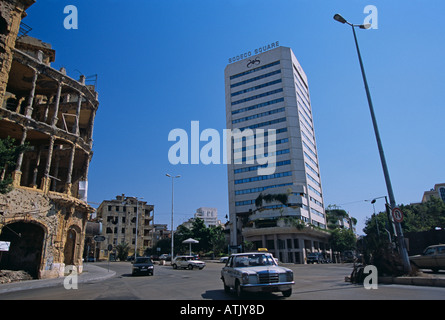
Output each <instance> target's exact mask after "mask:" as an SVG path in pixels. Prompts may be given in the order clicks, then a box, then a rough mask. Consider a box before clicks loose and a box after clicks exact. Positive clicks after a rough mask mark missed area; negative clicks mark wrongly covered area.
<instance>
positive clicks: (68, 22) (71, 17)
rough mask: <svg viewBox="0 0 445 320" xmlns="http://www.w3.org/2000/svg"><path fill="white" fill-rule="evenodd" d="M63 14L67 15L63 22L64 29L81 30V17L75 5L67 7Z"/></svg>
mask: <svg viewBox="0 0 445 320" xmlns="http://www.w3.org/2000/svg"><path fill="white" fill-rule="evenodd" d="M63 13H65V14H67V16H66V17H65V19H64V20H63V27H64V28H65V29H67V30H70V29H76V30H77V29H79V15H78V11H77V7H76V6H74V5H67V6H65V8H64V9H63Z"/></svg>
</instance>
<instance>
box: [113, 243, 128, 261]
mask: <svg viewBox="0 0 445 320" xmlns="http://www.w3.org/2000/svg"><path fill="white" fill-rule="evenodd" d="M129 251H130V245H129V244H128V243H126V242H121V243H120V244H118V245H117V246H116V252H117V258H118V259H119V260H120V261H125V260H127V257H128V252H129Z"/></svg>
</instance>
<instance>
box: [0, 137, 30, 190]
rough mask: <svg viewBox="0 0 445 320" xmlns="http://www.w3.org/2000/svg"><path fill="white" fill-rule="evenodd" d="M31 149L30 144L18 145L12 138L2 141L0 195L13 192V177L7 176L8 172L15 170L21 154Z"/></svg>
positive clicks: (0, 145) (0, 148)
mask: <svg viewBox="0 0 445 320" xmlns="http://www.w3.org/2000/svg"><path fill="white" fill-rule="evenodd" d="M28 148H29V146H28V144H27V143H25V144H24V145H16V143H15V140H14V139H13V138H11V137H9V136H8V137H7V138H6V139H0V193H3V194H5V193H8V192H10V191H11V190H12V186H11V184H12V177H11V176H7V174H6V173H7V172H8V171H12V170H14V169H15V166H16V163H17V159H18V157H19V155H20V153H22V152H25V151H26V150H27V149H28Z"/></svg>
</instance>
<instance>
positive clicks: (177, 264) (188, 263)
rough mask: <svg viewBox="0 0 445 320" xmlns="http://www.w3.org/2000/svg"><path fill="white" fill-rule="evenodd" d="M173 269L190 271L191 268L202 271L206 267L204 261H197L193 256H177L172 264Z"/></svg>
mask: <svg viewBox="0 0 445 320" xmlns="http://www.w3.org/2000/svg"><path fill="white" fill-rule="evenodd" d="M172 266H173V269H177V268H187V269H190V270H192V269H193V268H199V270H202V269H204V267H205V266H206V264H205V262H204V261H200V260H198V259H197V258H196V257H195V256H177V257H176V258H174V259H173V262H172Z"/></svg>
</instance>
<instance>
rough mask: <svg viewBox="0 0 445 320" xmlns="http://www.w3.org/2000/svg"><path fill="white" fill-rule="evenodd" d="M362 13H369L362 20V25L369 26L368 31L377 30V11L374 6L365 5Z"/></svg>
mask: <svg viewBox="0 0 445 320" xmlns="http://www.w3.org/2000/svg"><path fill="white" fill-rule="evenodd" d="M363 13H369V14H368V15H367V16H366V17H365V19H364V20H363V25H369V28H368V29H378V28H379V24H378V17H377V16H378V10H377V7H376V6H374V5H371V4H370V5H367V6H366V7H365V8H364V9H363Z"/></svg>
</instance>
